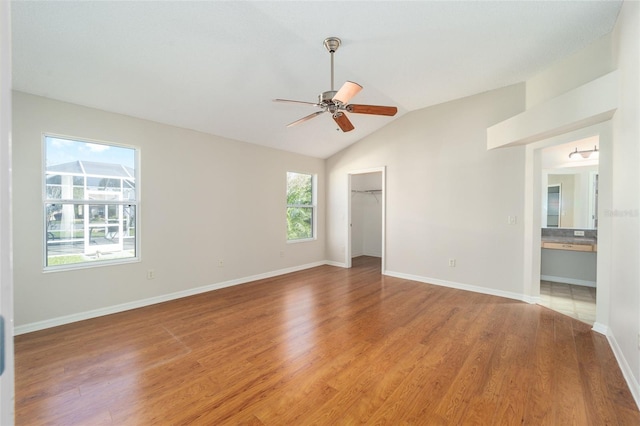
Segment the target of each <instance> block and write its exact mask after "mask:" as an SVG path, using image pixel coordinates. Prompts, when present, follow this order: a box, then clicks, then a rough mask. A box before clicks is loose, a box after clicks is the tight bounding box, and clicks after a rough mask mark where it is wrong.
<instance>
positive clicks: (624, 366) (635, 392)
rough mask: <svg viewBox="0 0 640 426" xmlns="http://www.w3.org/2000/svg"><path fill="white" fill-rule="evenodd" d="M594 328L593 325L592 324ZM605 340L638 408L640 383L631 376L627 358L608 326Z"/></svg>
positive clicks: (639, 404)
mask: <svg viewBox="0 0 640 426" xmlns="http://www.w3.org/2000/svg"><path fill="white" fill-rule="evenodd" d="M594 328H595V325H594ZM606 335H607V340H608V341H609V345H610V346H611V350H613V354H614V355H615V357H616V360H617V361H618V365H619V366H620V370H621V371H622V375H623V376H624V379H625V380H626V381H627V385H628V386H629V390H630V391H631V395H632V396H633V399H634V400H635V401H636V406H637V407H638V408H639V409H640V383H638V380H636V378H635V377H634V376H633V372H632V371H631V367H629V363H628V362H627V359H626V358H625V357H624V354H623V353H622V349H620V345H618V341H617V340H616V337H615V336H614V335H613V332H612V331H611V329H610V328H608V329H607V334H606Z"/></svg>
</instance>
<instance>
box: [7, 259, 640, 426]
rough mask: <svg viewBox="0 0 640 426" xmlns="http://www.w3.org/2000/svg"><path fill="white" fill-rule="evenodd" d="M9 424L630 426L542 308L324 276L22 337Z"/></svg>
mask: <svg viewBox="0 0 640 426" xmlns="http://www.w3.org/2000/svg"><path fill="white" fill-rule="evenodd" d="M15 347H16V356H15V362H16V424H18V425H41V424H56V425H100V424H107V425H109V424H113V425H152V424H162V425H164V424H170V425H174V424H175V425H182V424H198V425H222V424H247V425H262V424H265V425H307V424H309V425H311V424H317V425H337V424H356V423H368V424H393V425H400V424H421V425H460V424H481V425H494V424H495V425H516V424H518V425H519V424H527V425H638V424H640V413H639V412H638V409H637V407H636V406H635V403H634V401H633V399H632V396H631V394H630V392H629V389H628V388H627V385H626V383H625V381H624V379H623V377H622V374H621V372H620V370H619V368H618V365H617V363H616V360H615V358H614V356H613V353H612V352H611V349H610V348H609V345H608V343H607V340H606V339H605V338H604V337H603V336H601V335H599V334H598V333H594V332H592V331H591V330H590V327H589V326H588V325H587V324H585V323H582V322H580V321H577V320H574V319H572V318H569V317H566V316H564V315H562V314H559V313H555V312H553V311H551V310H549V309H547V308H543V307H541V306H537V305H529V304H526V303H521V302H517V301H513V300H510V299H503V298H499V297H493V296H487V295H482V294H477V293H470V292H464V291H460V290H453V289H448V288H443V287H437V286H432V285H427V284H423V283H417V282H412V281H407V280H402V279H397V278H391V277H386V276H382V275H380V264H379V259H376V258H370V257H362V258H358V259H354V268H352V269H351V270H347V269H342V268H336V267H331V266H321V267H317V268H314V269H310V270H307V271H302V272H297V273H293V274H289V275H286V276H281V277H276V278H272V279H266V280H261V281H258V282H254V283H249V284H245V285H241V286H236V287H230V288H226V289H222V290H218V291H214V292H210V293H206V294H201V295H197V296H193V297H189V298H184V299H180V300H176V301H172V302H167V303H163V304H159V305H154V306H149V307H145V308H141V309H136V310H133V311H128V312H123V313H120V314H115V315H110V316H106V317H101V318H97V319H92V320H88V321H83V322H78V323H74V324H69V325H65V326H61V327H57V328H53V329H48V330H43V331H39V332H34V333H29V334H25V335H21V336H17V337H16V340H15Z"/></svg>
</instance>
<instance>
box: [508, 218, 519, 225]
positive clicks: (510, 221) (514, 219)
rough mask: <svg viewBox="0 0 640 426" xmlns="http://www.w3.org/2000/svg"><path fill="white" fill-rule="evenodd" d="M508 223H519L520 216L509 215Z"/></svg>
mask: <svg viewBox="0 0 640 426" xmlns="http://www.w3.org/2000/svg"><path fill="white" fill-rule="evenodd" d="M507 223H508V224H509V225H515V224H516V223H518V216H507Z"/></svg>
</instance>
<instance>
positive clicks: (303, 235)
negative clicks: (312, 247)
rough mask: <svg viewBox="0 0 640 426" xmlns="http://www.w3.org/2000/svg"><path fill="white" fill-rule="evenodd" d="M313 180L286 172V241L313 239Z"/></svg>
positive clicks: (314, 208)
mask: <svg viewBox="0 0 640 426" xmlns="http://www.w3.org/2000/svg"><path fill="white" fill-rule="evenodd" d="M315 217H316V205H315V179H314V176H313V175H308V174H303V173H293V172H287V240H289V241H295V240H308V239H312V238H315Z"/></svg>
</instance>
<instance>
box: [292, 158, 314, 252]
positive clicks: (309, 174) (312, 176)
mask: <svg viewBox="0 0 640 426" xmlns="http://www.w3.org/2000/svg"><path fill="white" fill-rule="evenodd" d="M289 173H295V174H298V175H306V176H310V177H311V204H289V203H288V200H287V195H288V193H289V181H288V175H289ZM317 181H318V175H317V174H315V173H309V172H298V171H291V170H288V171H287V172H286V175H285V204H286V207H285V224H286V230H287V231H288V229H289V221H288V214H287V212H288V211H289V209H290V208H310V209H311V237H307V238H296V239H290V238H289V234H288V232H286V231H285V237H286V241H287V244H296V243H304V242H309V241H315V240H317V239H318V237H317V235H318V232H317V225H318V208H317V204H318V203H317V192H318V191H317Z"/></svg>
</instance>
